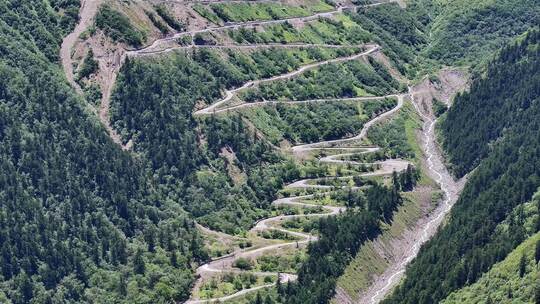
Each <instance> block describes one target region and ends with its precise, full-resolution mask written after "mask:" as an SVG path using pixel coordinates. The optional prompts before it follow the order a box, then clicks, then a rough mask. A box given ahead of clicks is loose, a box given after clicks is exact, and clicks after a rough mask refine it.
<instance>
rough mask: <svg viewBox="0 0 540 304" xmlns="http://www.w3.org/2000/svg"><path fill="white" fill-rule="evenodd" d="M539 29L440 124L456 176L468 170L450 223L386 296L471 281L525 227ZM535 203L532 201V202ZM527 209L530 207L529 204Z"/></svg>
mask: <svg viewBox="0 0 540 304" xmlns="http://www.w3.org/2000/svg"><path fill="white" fill-rule="evenodd" d="M539 38H540V32H539V31H538V29H536V30H531V31H530V32H528V33H527V34H526V35H524V36H522V37H520V38H519V39H518V41H517V42H514V43H512V44H511V45H509V46H507V47H505V48H504V49H502V50H501V51H500V52H499V53H498V55H497V57H496V59H494V60H493V61H492V62H491V63H490V64H489V65H488V67H487V70H486V71H485V73H483V74H479V75H477V76H476V79H474V81H473V83H472V86H471V89H470V92H468V93H464V94H462V95H460V96H458V97H457V98H456V99H455V104H454V106H453V107H452V108H451V110H450V111H449V113H448V116H447V117H446V119H445V120H444V121H443V123H442V124H441V126H440V129H441V131H442V135H443V138H444V140H443V146H444V147H445V149H446V150H447V151H448V155H449V157H450V160H451V161H452V166H453V167H454V168H455V171H456V172H457V174H459V175H463V174H464V173H466V172H468V171H470V170H472V169H473V168H475V170H474V171H473V172H472V174H471V176H470V178H469V181H468V183H467V185H466V186H465V189H464V190H463V193H462V195H461V197H460V199H459V200H458V202H457V203H456V205H455V206H454V208H453V210H452V213H451V216H450V218H449V221H448V224H447V225H446V226H444V228H443V229H441V230H440V231H439V233H438V234H437V235H436V236H435V237H434V238H433V239H432V240H431V241H429V242H428V243H427V244H426V245H425V247H424V248H423V249H422V250H421V252H420V254H419V255H418V257H417V258H416V260H415V261H414V262H413V263H411V265H410V266H409V268H408V269H407V272H406V277H407V278H406V279H405V281H404V282H403V283H402V284H401V285H400V286H399V288H398V289H397V290H396V291H395V293H394V294H393V295H392V296H391V297H390V298H389V299H387V300H386V301H384V303H434V302H438V301H440V300H442V299H444V298H445V297H446V296H447V295H448V294H449V293H450V292H452V291H454V290H456V289H459V288H461V287H463V286H466V285H469V284H473V283H474V282H476V281H477V280H478V279H479V278H480V277H481V275H482V273H484V272H486V271H488V270H489V269H490V268H491V266H492V265H493V264H494V263H496V262H498V261H501V260H502V259H504V258H505V257H506V256H507V254H508V253H510V252H511V251H512V250H513V249H514V248H515V247H516V246H517V245H519V244H520V243H521V242H522V241H523V240H525V239H526V238H527V237H528V236H529V235H530V234H531V233H534V232H536V231H537V230H538V227H539V226H538V225H533V226H534V228H533V229H530V225H529V224H527V223H529V222H530V217H533V218H536V215H535V214H538V209H537V207H533V209H532V210H531V211H530V212H524V210H527V208H525V205H524V204H525V203H526V202H528V201H529V200H531V197H532V195H533V193H534V192H536V190H537V188H538V186H539V185H540V177H539V176H540V171H539V168H540V148H539V147H540V133H539V132H538V130H539V129H540V85H539V84H540V73H539V71H540V56H539V55H540V54H539ZM533 206H534V204H533ZM529 210H530V209H529Z"/></svg>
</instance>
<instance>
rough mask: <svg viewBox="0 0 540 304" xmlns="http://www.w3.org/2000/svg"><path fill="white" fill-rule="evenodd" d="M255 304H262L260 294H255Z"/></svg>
mask: <svg viewBox="0 0 540 304" xmlns="http://www.w3.org/2000/svg"><path fill="white" fill-rule="evenodd" d="M255 304H263V300H262V296H261V293H260V292H257V296H256V297H255Z"/></svg>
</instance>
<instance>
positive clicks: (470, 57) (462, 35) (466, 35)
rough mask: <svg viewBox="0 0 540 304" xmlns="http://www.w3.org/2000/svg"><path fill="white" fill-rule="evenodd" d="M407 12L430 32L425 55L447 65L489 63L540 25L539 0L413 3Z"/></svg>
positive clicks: (422, 0)
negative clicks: (526, 32) (498, 53)
mask: <svg viewBox="0 0 540 304" xmlns="http://www.w3.org/2000/svg"><path fill="white" fill-rule="evenodd" d="M407 10H408V11H410V12H411V13H412V14H414V15H415V18H416V20H417V21H418V22H420V23H422V24H423V25H425V26H426V27H427V30H428V31H429V32H430V35H429V38H428V46H427V48H425V49H424V50H423V53H424V54H425V55H426V57H429V58H432V59H435V60H439V61H442V62H443V63H445V64H471V63H472V64H474V63H476V62H478V61H486V60H487V59H489V58H490V56H491V55H492V54H493V52H495V51H497V50H498V49H499V48H500V47H501V46H502V45H504V44H505V43H508V42H509V41H511V40H512V39H513V37H515V36H516V35H519V34H521V33H523V32H525V31H526V30H527V29H529V28H530V27H532V26H535V25H538V24H539V23H540V5H539V3H538V1H537V0H524V1H515V0H478V1H469V0H458V1H455V0H450V1H448V0H443V1H438V0H413V1H410V3H408V8H407Z"/></svg>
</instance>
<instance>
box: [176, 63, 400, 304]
mask: <svg viewBox="0 0 540 304" xmlns="http://www.w3.org/2000/svg"><path fill="white" fill-rule="evenodd" d="M359 55H360V54H359ZM355 56H358V55H355ZM291 74H292V75H297V74H298V71H295V72H292V73H288V74H284V75H281V76H276V77H274V78H273V79H282V78H288V77H291V76H290V75H291ZM260 81H261V80H260ZM260 81H259V82H260ZM264 81H270V80H264ZM245 87H249V86H245V85H244V86H242V88H245ZM237 92H238V89H236V90H232V91H229V92H228V94H227V97H226V98H225V99H222V100H221V101H219V102H217V103H219V104H221V105H223V104H224V103H226V102H227V101H228V100H230V99H231V98H232V96H234V94H236V93H237ZM387 97H395V98H397V99H398V102H397V104H396V106H395V107H394V108H392V109H391V110H389V111H387V112H385V113H383V114H381V115H379V116H377V117H375V118H373V119H372V120H370V121H369V122H367V123H366V124H365V125H364V127H363V128H362V130H361V131H360V133H359V135H358V136H355V137H354V138H345V139H338V140H333V141H323V142H319V143H314V144H310V145H302V146H296V147H294V148H293V151H306V150H309V151H313V150H318V151H324V150H336V149H338V150H344V151H351V150H354V151H359V153H372V152H375V151H377V150H378V148H377V147H373V146H370V147H366V146H362V145H361V144H360V141H361V140H362V139H363V137H365V136H366V134H367V131H368V129H369V128H370V127H371V126H373V125H374V124H375V123H376V122H378V121H381V120H383V119H385V118H387V117H388V116H389V115H392V114H393V113H395V112H396V111H398V110H399V109H400V108H401V107H402V106H403V98H404V95H389V96H383V97H376V98H378V99H382V98H387ZM370 99H373V98H370ZM337 100H338V101H339V99H337ZM346 100H349V99H346ZM349 101H350V100H349ZM303 102H304V103H308V102H320V100H312V101H303ZM265 104H267V103H264V102H262V103H258V104H257V105H265ZM215 105H216V103H214V104H213V105H211V106H209V107H208V108H211V109H213V108H215ZM244 106H254V105H250V104H244ZM208 108H206V109H203V110H200V111H198V112H196V113H195V114H196V115H206V114H209V113H214V111H209V110H207V109H208ZM238 108H239V106H231V107H230V108H227V107H225V108H224V109H222V111H221V112H227V111H230V110H232V109H238ZM343 144H347V145H349V146H348V147H339V148H336V147H335V146H341V145H343ZM350 145H353V146H352V147H351V146H350ZM350 154H351V153H350V152H349V153H342V154H337V155H333V156H330V157H323V158H321V159H319V161H320V162H327V163H334V164H335V163H343V164H348V163H350V164H354V165H359V164H362V163H360V162H357V161H348V160H342V159H340V157H345V156H347V155H350ZM376 164H377V165H378V169H377V170H375V171H373V172H369V173H363V174H360V176H374V175H389V174H392V172H394V171H396V172H401V171H403V170H405V169H406V168H407V166H408V165H409V164H410V163H409V162H407V161H404V160H397V159H390V160H385V161H380V162H377V163H376ZM366 165H373V164H366ZM339 178H342V179H345V178H351V177H350V176H348V177H339ZM319 180H320V178H314V179H304V180H300V181H296V182H294V183H291V184H289V185H287V186H285V188H316V189H325V190H332V188H333V187H330V186H325V185H318V184H317V181H319ZM311 197H312V195H303V196H295V197H287V198H281V199H278V200H276V201H274V202H273V203H272V204H274V205H296V206H302V207H319V206H320V205H313V204H308V203H305V202H302V201H303V200H306V199H309V198H311ZM322 207H323V209H324V210H325V212H323V213H312V214H295V215H280V216H275V217H271V218H267V219H264V220H261V221H259V222H258V223H257V224H256V225H255V226H254V227H253V228H252V229H251V232H258V231H265V230H278V231H281V232H284V233H287V234H289V235H292V236H295V237H297V238H299V239H300V240H298V241H291V242H284V243H277V244H276V243H273V242H271V241H269V244H268V245H266V246H263V247H259V248H256V249H240V250H237V251H235V252H234V253H232V254H228V255H225V256H223V257H221V258H217V259H215V260H213V261H211V262H209V263H207V264H204V265H202V266H200V267H199V268H198V269H197V274H198V275H199V277H200V279H199V280H198V282H197V283H196V284H195V287H194V288H199V287H200V286H201V284H202V280H204V279H205V278H208V277H211V276H213V275H216V274H220V273H242V272H243V271H241V270H238V269H236V268H234V267H233V264H234V261H235V260H236V259H238V258H248V259H254V258H257V257H258V256H261V255H262V254H264V253H265V252H269V251H272V250H276V249H282V248H285V247H293V246H299V245H304V244H307V243H309V242H313V241H316V240H317V237H316V236H315V235H311V234H307V233H301V232H296V231H291V230H287V229H284V228H282V227H279V225H278V223H279V222H281V221H283V220H287V219H294V218H300V217H322V216H331V215H337V214H339V213H341V212H344V211H345V210H346V208H345V207H336V206H322ZM249 273H252V274H254V275H258V276H267V275H277V273H272V272H249ZM280 275H281V277H280V281H282V282H286V281H289V280H296V275H294V274H280ZM273 285H274V284H267V285H264V286H258V287H254V288H249V289H245V290H242V291H239V292H237V293H235V294H233V295H229V296H226V297H220V298H213V299H195V298H192V299H190V300H189V301H187V302H186V303H187V304H199V303H209V302H221V301H226V300H230V299H234V298H236V297H239V296H242V295H245V294H247V293H250V292H253V291H256V290H259V289H261V288H267V287H271V286H273Z"/></svg>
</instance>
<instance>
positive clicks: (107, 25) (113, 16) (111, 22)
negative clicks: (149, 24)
mask: <svg viewBox="0 0 540 304" xmlns="http://www.w3.org/2000/svg"><path fill="white" fill-rule="evenodd" d="M96 27H97V28H98V29H100V30H102V31H103V32H105V34H106V35H107V36H109V37H110V38H111V39H112V40H113V41H118V42H122V43H126V44H128V45H130V46H134V47H138V46H141V45H142V44H143V43H144V41H145V40H146V37H145V34H144V33H143V32H141V31H139V30H137V29H136V28H135V27H134V26H133V24H132V23H131V21H130V20H129V18H128V17H127V16H126V15H124V14H122V13H121V12H119V11H117V10H115V9H113V8H112V7H110V6H108V5H103V6H101V7H100V9H99V12H98V14H97V15H96Z"/></svg>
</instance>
